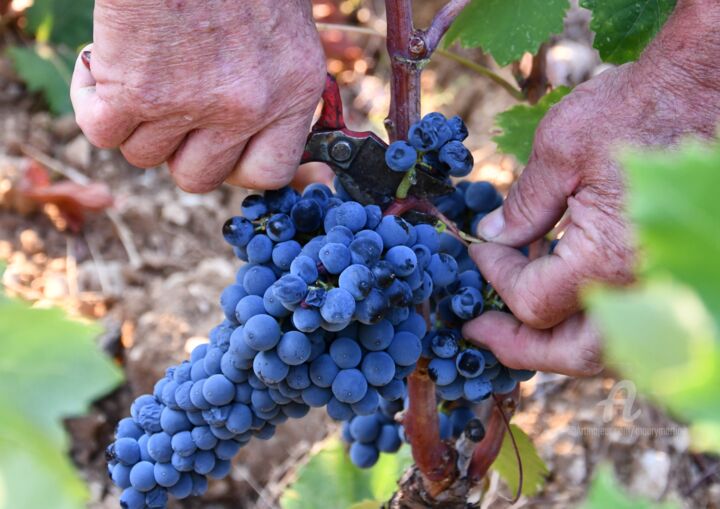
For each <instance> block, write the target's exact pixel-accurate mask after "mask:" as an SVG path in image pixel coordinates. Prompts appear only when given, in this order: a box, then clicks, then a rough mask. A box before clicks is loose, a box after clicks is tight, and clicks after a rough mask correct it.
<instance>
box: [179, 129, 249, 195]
mask: <svg viewBox="0 0 720 509" xmlns="http://www.w3.org/2000/svg"><path fill="white" fill-rule="evenodd" d="M245 144H246V138H245V137H244V136H243V135H238V133H235V132H229V131H225V130H218V129H199V130H196V131H192V132H191V133H190V134H188V135H187V137H186V138H185V141H184V142H183V143H182V144H181V145H180V147H179V148H178V149H177V151H176V152H175V153H174V154H173V155H172V156H171V157H170V158H169V159H168V166H169V168H170V173H171V174H172V176H173V179H175V183H176V184H177V185H178V187H180V188H181V189H183V190H184V191H187V192H189V193H206V192H208V191H212V190H213V189H215V188H217V187H219V186H220V185H221V184H222V183H223V182H224V181H225V179H227V177H228V176H229V175H230V173H232V171H233V169H234V168H235V165H236V163H237V161H238V159H240V156H241V155H242V153H243V149H244V148H245Z"/></svg>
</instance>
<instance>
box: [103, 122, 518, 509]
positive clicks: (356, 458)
mask: <svg viewBox="0 0 720 509" xmlns="http://www.w3.org/2000/svg"><path fill="white" fill-rule="evenodd" d="M466 135H467V130H466V129H465V126H464V124H463V123H462V121H461V120H460V119H459V118H458V117H454V118H452V119H450V120H446V119H445V118H444V117H443V116H442V115H440V114H437V113H433V114H431V115H429V116H427V117H425V118H424V119H422V120H421V121H420V122H418V123H417V124H414V125H413V126H412V127H411V130H410V133H409V137H408V140H409V142H408V143H404V142H403V143H394V144H392V145H391V146H390V148H389V150H388V152H387V158H388V164H389V165H390V166H391V167H393V168H394V169H396V170H397V169H400V168H402V169H403V171H406V172H408V173H410V172H412V171H415V169H416V167H417V166H418V165H425V164H429V165H430V166H431V167H432V168H433V171H436V172H440V173H442V174H443V175H444V176H445V177H446V178H449V177H450V176H451V175H456V174H466V173H467V171H468V168H467V165H468V164H469V165H470V166H471V165H472V161H471V158H470V162H468V154H469V152H467V153H465V152H463V150H464V151H467V149H465V147H464V146H462V140H464V137H465V136H466ZM428 140H433V141H432V143H430V142H429V141H428ZM457 143H460V145H461V146H462V149H463V150H460V148H458V147H457V145H456V144H457ZM448 147H449V148H448ZM448 153H449V154H451V155H447V154H448ZM444 154H445V155H444ZM458 154H460V155H459V156H458ZM435 156H437V157H438V159H439V163H435V161H432V158H433V157H435ZM456 156H457V157H456ZM406 158H407V161H405V159H406ZM411 160H412V161H411ZM428 160H431V162H430V163H428V162H427V161H428ZM398 161H399V162H398ZM458 161H462V162H461V163H458ZM460 164H462V165H463V166H462V168H460V166H459V165H460ZM458 172H459V173H458ZM334 187H335V191H334V192H333V191H331V189H330V188H329V187H327V186H325V185H322V184H311V185H309V186H308V187H307V188H305V190H304V191H303V192H302V194H299V193H298V192H296V191H294V190H293V189H291V188H283V189H280V190H277V191H267V192H266V193H265V194H264V195H252V196H249V197H247V198H246V199H245V200H244V202H243V204H242V211H241V212H242V213H241V215H238V216H236V217H232V218H231V219H229V220H228V221H227V222H226V223H225V225H224V226H223V235H224V238H225V240H226V241H227V243H228V244H230V246H232V249H233V251H234V253H235V255H236V256H237V257H238V258H239V259H240V260H242V261H243V262H245V263H243V264H242V266H241V267H240V268H239V270H238V271H237V275H236V278H235V281H234V282H233V283H232V284H230V285H229V286H227V288H225V290H224V291H223V292H222V295H221V297H220V306H221V308H222V311H223V313H224V315H225V319H224V321H223V322H222V323H220V324H219V325H217V326H216V327H215V328H214V329H213V330H212V331H211V332H210V334H209V343H207V344H202V345H200V346H197V347H196V348H195V349H194V350H193V351H192V353H191V355H190V358H189V360H187V361H184V362H183V363H181V364H179V365H177V366H173V367H170V368H168V370H167V372H166V375H165V377H164V378H162V379H161V380H159V381H158V382H157V383H156V384H155V387H154V390H153V393H152V394H146V395H142V396H140V397H138V398H137V399H136V400H135V401H134V403H133V404H132V406H131V408H130V417H127V418H125V419H123V420H121V421H120V423H119V424H118V427H117V430H116V438H115V441H114V442H113V443H112V444H110V445H109V446H108V448H107V458H108V473H109V475H110V476H111V478H112V480H113V482H114V483H115V484H116V485H117V486H118V487H119V488H120V489H122V490H123V491H122V494H121V496H120V504H121V506H122V507H123V508H126V509H144V508H164V507H166V504H167V501H168V497H175V498H177V499H182V498H186V497H189V496H200V495H202V494H203V493H204V492H205V491H206V490H207V484H208V478H214V479H219V478H222V477H224V476H226V475H227V474H228V473H229V471H230V468H231V463H230V462H231V460H232V458H233V457H234V456H235V454H236V453H237V452H238V450H239V449H240V448H241V447H242V446H244V445H245V444H247V443H248V442H249V441H250V440H252V439H253V438H257V439H260V440H268V439H270V438H272V437H273V435H274V433H275V430H276V426H278V425H280V424H282V423H283V422H285V421H286V420H288V419H299V418H302V417H303V416H304V415H306V414H307V413H308V411H309V410H310V408H311V407H318V408H320V407H323V408H325V409H326V411H327V413H328V415H329V416H330V417H331V418H332V419H334V420H336V421H341V422H344V423H345V424H344V432H343V438H344V439H345V440H346V441H347V442H348V443H349V449H350V458H351V460H352V461H353V462H354V463H355V464H356V465H357V466H358V467H361V468H368V467H371V466H372V465H373V464H375V462H376V461H377V459H378V457H379V454H380V452H394V451H397V449H398V448H399V447H400V444H401V442H402V440H403V439H404V438H405V435H406V433H405V429H404V426H403V422H402V420H403V415H404V414H405V412H404V411H403V408H404V407H407V405H408V403H409V402H408V401H407V397H408V387H407V379H408V376H409V375H411V373H413V371H414V370H415V369H416V366H417V365H418V361H419V360H420V359H421V358H424V360H425V362H429V364H428V366H429V373H430V376H431V378H432V379H433V380H434V381H435V383H436V386H437V399H436V401H437V409H438V417H437V418H438V419H439V422H440V429H441V438H442V439H444V440H448V441H451V440H453V439H454V438H459V437H460V436H465V437H466V438H468V439H471V440H473V441H478V440H480V439H482V436H483V429H482V424H481V423H480V421H479V420H478V419H477V418H476V417H475V415H474V413H473V406H474V405H475V404H476V403H478V402H479V401H482V400H484V399H486V398H488V397H490V396H491V394H493V393H506V392H509V391H511V390H513V388H514V387H515V385H516V384H517V382H518V381H521V380H526V379H528V378H529V377H530V376H532V372H526V371H517V370H512V369H508V368H506V367H504V366H502V365H501V364H500V363H499V362H498V360H497V359H496V358H495V356H493V354H492V353H491V352H490V351H488V350H484V349H481V348H477V347H475V346H473V345H471V344H470V343H468V342H467V341H465V340H464V339H463V338H462V335H461V332H460V331H461V326H462V324H463V323H464V322H465V321H467V320H470V319H472V318H474V317H476V316H478V315H479V314H481V313H482V312H484V310H486V309H501V308H502V306H503V305H502V302H501V301H499V299H498V298H497V295H496V294H495V293H494V291H493V290H492V288H491V287H490V285H488V283H487V282H486V281H484V279H483V277H482V275H481V274H480V273H479V272H478V270H477V268H476V267H475V266H474V264H473V263H472V261H471V260H470V258H469V256H468V250H467V247H466V245H465V244H464V243H463V242H462V241H461V240H459V239H458V238H457V236H456V235H455V234H453V233H452V232H451V231H450V230H447V229H446V226H447V225H445V224H442V223H440V222H438V221H435V220H433V221H431V223H430V224H428V223H422V222H420V223H416V224H412V223H410V222H409V221H408V220H406V219H404V218H403V217H400V216H397V215H392V214H385V215H384V214H383V211H382V210H381V208H380V207H379V206H377V205H373V204H369V205H363V204H361V203H358V202H357V201H353V200H352V199H351V198H350V196H349V195H348V193H347V191H346V190H345V189H344V188H343V187H342V185H341V184H340V182H339V181H337V179H336V182H335V185H334ZM501 202H502V199H501V197H500V195H499V194H498V193H497V191H496V190H495V189H494V188H493V187H492V186H491V185H490V184H488V183H487V182H475V183H466V182H462V183H459V184H457V186H456V188H455V192H454V193H453V194H452V195H450V196H446V197H442V198H440V199H437V200H436V202H435V204H434V207H437V209H438V210H441V211H442V212H443V215H444V217H450V218H452V219H453V221H454V223H455V224H454V225H453V227H454V228H458V229H464V230H466V232H470V231H471V230H470V228H472V225H473V224H474V223H475V222H476V220H477V217H478V216H481V215H483V214H485V213H487V212H489V211H490V210H492V209H494V208H496V207H497V206H499V205H500V204H501ZM423 307H425V308H426V309H429V310H430V311H429V313H428V312H426V313H424V314H423V313H420V312H418V311H417V310H418V309H422V308H423Z"/></svg>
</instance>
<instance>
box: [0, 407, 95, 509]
mask: <svg viewBox="0 0 720 509" xmlns="http://www.w3.org/2000/svg"><path fill="white" fill-rule="evenodd" d="M0 422H1V423H2V426H0V509H38V508H44V507H52V508H53V509H84V508H85V507H86V505H85V501H86V500H87V498H88V491H87V488H86V487H85V485H84V484H83V482H82V480H81V479H80V477H79V476H78V475H77V473H76V472H75V471H74V469H73V467H72V464H71V462H70V459H69V458H68V457H67V456H66V454H65V453H64V452H63V450H62V449H61V448H59V447H58V446H57V444H56V443H54V442H53V441H52V440H51V439H50V438H49V437H48V436H47V435H46V434H45V433H44V430H42V429H38V427H37V426H36V425H35V423H34V422H33V421H31V420H28V419H26V418H25V417H24V416H23V415H22V414H19V413H16V412H15V411H14V409H10V408H9V407H6V406H4V405H3V404H2V402H0ZM50 500H52V503H50V502H49V501H50Z"/></svg>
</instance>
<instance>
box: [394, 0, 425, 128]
mask: <svg viewBox="0 0 720 509" xmlns="http://www.w3.org/2000/svg"><path fill="white" fill-rule="evenodd" d="M385 12H386V16H387V26H388V34H387V51H388V55H390V68H391V71H392V76H391V81H390V95H391V100H390V113H389V115H388V118H387V119H386V120H385V127H386V129H387V131H388V135H389V136H390V141H395V140H397V139H405V137H406V136H407V132H408V130H409V129H410V125H411V124H412V123H413V122H415V121H417V120H419V119H420V73H421V71H422V68H423V66H424V64H425V62H424V61H422V60H420V59H418V57H419V53H418V48H417V45H418V41H421V42H422V39H421V38H420V36H419V35H418V33H417V31H416V30H415V27H414V26H413V10H412V0H385Z"/></svg>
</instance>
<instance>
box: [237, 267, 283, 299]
mask: <svg viewBox="0 0 720 509" xmlns="http://www.w3.org/2000/svg"><path fill="white" fill-rule="evenodd" d="M276 279H277V277H275V273H274V272H273V271H272V269H271V268H269V267H264V266H262V265H256V266H255V267H252V268H251V269H250V270H248V271H247V273H246V274H245V277H244V278H243V288H244V289H245V291H246V292H247V294H248V295H259V296H262V295H263V294H264V293H265V290H267V289H268V288H270V286H271V285H272V284H273V283H274V282H275V280H276Z"/></svg>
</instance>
